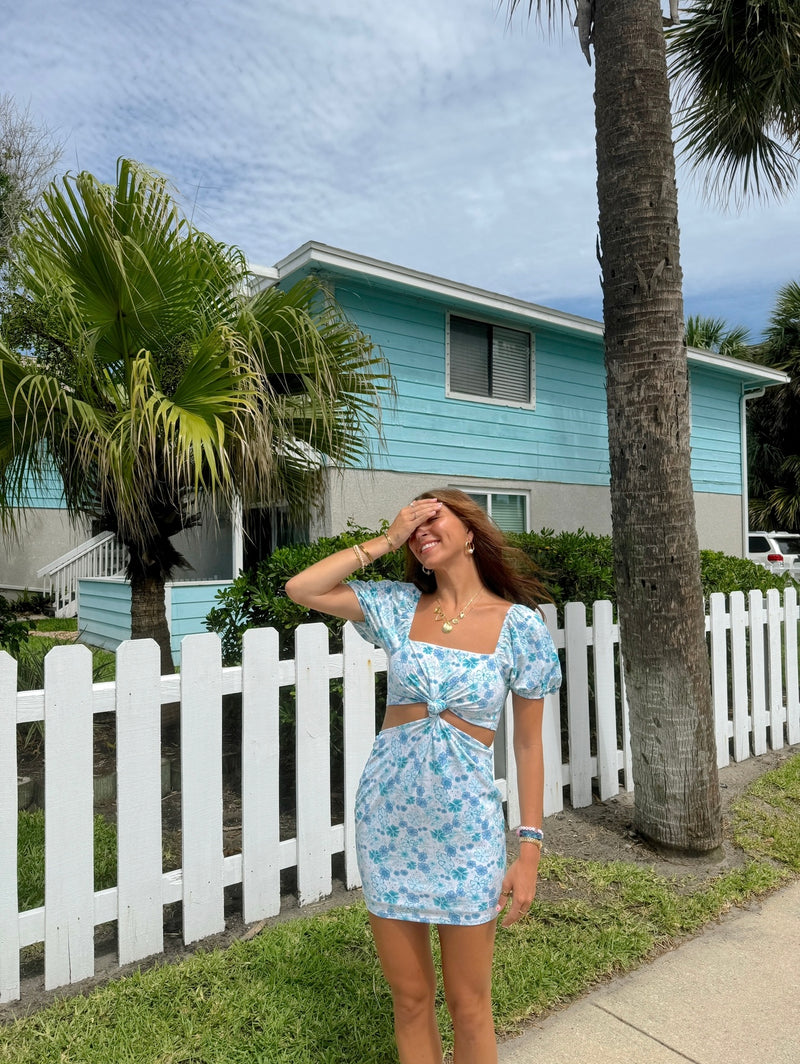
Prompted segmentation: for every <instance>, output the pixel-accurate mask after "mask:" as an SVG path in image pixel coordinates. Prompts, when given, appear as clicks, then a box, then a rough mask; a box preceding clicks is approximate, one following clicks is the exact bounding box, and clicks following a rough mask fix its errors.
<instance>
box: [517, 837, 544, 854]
mask: <svg viewBox="0 0 800 1064" xmlns="http://www.w3.org/2000/svg"><path fill="white" fill-rule="evenodd" d="M519 842H520V845H522V843H523V842H529V843H530V844H531V846H538V847H539V849H540V850H541V848H542V840H541V839H534V838H526V837H525V836H524V835H520V839H519Z"/></svg>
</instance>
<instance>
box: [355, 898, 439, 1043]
mask: <svg viewBox="0 0 800 1064" xmlns="http://www.w3.org/2000/svg"><path fill="white" fill-rule="evenodd" d="M369 922H370V924H371V925H372V933H373V935H374V936H375V945H376V946H377V949H378V957H379V958H380V962H381V968H382V969H383V974H384V975H385V976H386V981H387V982H388V984H389V987H390V988H391V991H392V1002H393V1004H394V1032H395V1039H396V1040H397V1051H398V1053H399V1054H400V1064H442V1039H441V1036H440V1034H439V1028H438V1025H437V1023H436V1012H435V1008H434V1003H435V999H436V971H435V969H434V967H433V956H432V954H431V939H430V925H429V924H417V923H412V922H411V921H408V920H386V919H383V917H380V916H373V915H372V914H371V913H370V917H369Z"/></svg>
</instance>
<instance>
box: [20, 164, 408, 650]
mask: <svg viewBox="0 0 800 1064" xmlns="http://www.w3.org/2000/svg"><path fill="white" fill-rule="evenodd" d="M15 269H16V275H15V279H16V281H17V283H18V285H19V286H20V289H19V294H18V295H17V297H16V301H15V304H14V305H15V311H14V313H13V314H11V315H10V317H9V319H8V320H7V321H6V322H5V323H4V325H5V328H6V334H7V336H13V338H14V340H15V341H16V344H15V346H16V347H17V350H16V351H15V350H13V349H12V345H11V344H10V343H9V342H8V341H6V342H2V340H0V512H1V513H2V515H3V516H4V519H5V523H6V525H7V526H8V525H9V524H11V523H13V521H14V518H15V515H16V512H17V510H18V508H19V507H21V506H22V505H23V504H24V501H25V495H26V492H27V491H28V489H29V487H30V485H31V483H35V482H36V481H37V480H41V479H42V478H44V477H46V476H47V475H48V473H49V472H50V471H51V470H52V469H53V467H55V469H56V470H57V472H58V474H59V475H60V477H61V480H62V482H63V485H64V498H65V502H66V506H67V508H68V510H69V512H70V513H71V514H73V515H75V516H77V515H88V516H90V517H92V518H94V519H95V520H96V521H97V522H98V525H99V528H100V529H101V530H102V529H110V530H112V531H114V532H115V533H116V534H117V535H118V536H119V538H120V539H121V540H122V541H123V542H124V543H125V544H126V545H127V547H128V551H129V557H130V561H129V563H128V572H127V575H128V578H129V580H130V583H131V630H132V636H133V637H134V638H137V637H145V636H152V637H154V638H156V639H157V640H158V642H159V644H160V646H161V653H162V667H163V668H164V669H169V671H171V670H172V659H171V656H170V654H169V637H168V630H167V623H166V617H165V612H164V583H165V581H166V580H167V579H168V578H169V576H170V575H171V573H172V572H173V570H174V569H175V568H176V567H178V566H181V565H183V564H185V563H184V560H183V559H182V558H181V557H180V555H179V554H178V553H177V551H176V550H175V548H174V546H173V544H172V542H171V540H172V537H173V536H174V535H175V534H176V533H177V532H179V531H181V530H183V529H186V528H189V527H191V526H192V525H193V524H195V523H196V522H197V521H198V520H199V514H200V511H201V508H202V506H203V505H204V504H208V507H210V508H211V509H212V510H214V511H219V510H220V509H223V508H225V507H230V506H232V505H235V504H236V503H237V502H238V501H241V503H242V504H243V505H244V506H245V507H247V506H253V505H259V506H269V505H272V504H275V503H276V502H281V503H286V504H288V506H289V507H290V509H291V511H292V513H293V515H302V516H306V515H307V513H308V510H309V508H310V507H311V506H312V505H313V503H314V501H315V500H316V499H317V497H318V494H319V491H320V489H321V483H322V481H321V471H322V467H323V463H324V462H327V461H329V462H331V463H334V464H336V465H347V464H352V463H354V462H356V461H358V460H359V459H360V458H361V457H362V456H363V455H364V453H365V451H366V450H367V449H368V444H367V442H366V441H367V439H368V437H369V433H370V432H372V431H374V430H379V404H378V399H379V395H380V393H381V392H382V391H384V390H385V389H386V388H387V387H390V379H389V378H388V376H387V373H386V367H385V364H384V361H383V359H382V357H381V356H380V355H379V354H378V353H377V352H376V351H375V349H374V348H373V345H372V343H371V341H370V340H369V339H368V338H367V337H366V336H365V335H364V334H363V333H361V332H360V331H359V330H358V328H357V327H356V326H355V325H353V324H352V323H351V322H349V321H347V320H346V319H345V318H344V317H343V315H342V314H341V313H340V312H339V311H338V310H337V309H336V307H335V306H333V305H332V303H331V301H330V300H329V299H328V298H327V297H326V295H325V293H324V291H323V289H322V288H321V287H320V286H319V284H317V283H316V282H315V281H313V280H307V281H305V282H302V283H300V284H299V285H297V286H296V287H294V288H292V289H291V290H290V291H287V292H284V291H281V290H278V289H276V288H268V289H266V290H264V291H261V292H258V293H257V294H255V295H251V294H249V293H248V288H247V281H248V275H247V271H246V267H245V264H244V261H243V258H242V256H241V254H240V253H239V252H238V251H237V250H235V249H233V248H230V247H227V246H225V245H223V244H219V243H217V242H216V241H214V240H212V239H211V237H209V236H208V235H207V234H205V233H202V232H200V231H198V230H196V229H195V228H193V227H192V226H191V225H190V224H189V223H188V222H187V220H186V219H185V218H184V217H183V216H182V215H181V213H180V211H179V209H178V207H177V205H176V202H175V199H174V198H173V195H172V193H171V190H170V188H169V186H168V183H167V182H166V180H165V179H164V178H163V177H161V176H159V175H157V174H154V173H152V172H150V171H148V170H146V169H144V168H142V167H141V166H138V165H137V164H135V163H133V162H131V161H129V160H120V162H119V164H118V169H117V179H116V183H115V185H113V186H107V185H103V184H101V183H100V182H98V181H97V180H96V179H95V178H94V177H93V176H92V175H91V174H88V173H81V174H78V175H77V176H71V175H67V176H66V177H65V178H64V179H63V182H61V183H58V184H57V183H54V184H53V185H52V186H51V187H50V188H49V190H48V191H47V192H46V194H45V196H44V204H43V206H42V207H41V209H39V210H37V211H36V212H35V213H34V214H33V216H32V218H31V219H30V221H29V223H28V224H27V225H26V227H25V229H24V231H23V233H22V234H21V237H20V239H19V242H18V245H17V248H16V267H15ZM20 352H22V353H20ZM31 352H34V357H31ZM37 353H38V357H36V354H37Z"/></svg>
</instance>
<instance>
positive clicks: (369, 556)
mask: <svg viewBox="0 0 800 1064" xmlns="http://www.w3.org/2000/svg"><path fill="white" fill-rule="evenodd" d="M358 549H359V550H360V551H361V552H362V553H363V554H366V556H367V557H368V558H369V564H370V565H372V563H373V562H374V561H375V559H374V558H373V557H372V555H371V554H370V552H369V551H368V550H367V548H366V547H365V546H364V544H363V543H359V545H358Z"/></svg>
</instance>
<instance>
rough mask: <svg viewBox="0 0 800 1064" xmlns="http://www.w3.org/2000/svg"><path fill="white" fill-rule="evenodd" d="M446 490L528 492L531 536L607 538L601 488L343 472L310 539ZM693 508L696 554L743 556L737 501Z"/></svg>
mask: <svg viewBox="0 0 800 1064" xmlns="http://www.w3.org/2000/svg"><path fill="white" fill-rule="evenodd" d="M445 485H448V486H450V487H462V488H472V489H477V490H486V491H498V492H517V491H522V492H525V491H528V492H530V527H531V528H532V529H533V530H535V531H538V530H539V529H541V528H552V529H554V530H555V531H556V532H567V531H572V532H574V531H576V530H577V529H579V528H585V529H586V530H587V532H593V533H595V534H597V535H609V534H610V533H611V502H610V498H609V490H608V488H606V487H598V486H593V485H585V484H552V483H536V484H531V483H530V481H521V480H516V481H514V480H497V481H492V482H489V481H485V480H484V481H476V480H474V479H473V480H467V479H466V478H463V477H462V478H460V477H442V476H438V475H437V476H435V475H427V476H426V475H424V474H418V473H413V474H408V473H390V472H374V471H363V470H347V471H345V472H343V473H337V474H332V475H331V477H330V480H329V483H328V500H327V501H328V506H327V512H321V513H319V514H318V515H317V518H316V520H315V521H314V522H313V524H312V529H311V534H312V537H316V536H321V535H333V534H335V533H336V532H340V531H342V529H344V528H345V527H346V525H347V521H348V519H351V520H353V521H356V522H357V523H358V524H361V525H364V526H366V527H367V528H376V527H377V526H378V525H379V524H380V523H381V521H382V520H383V519H384V518H386V520H388V521H391V520H392V518H393V517H394V515H395V514H396V513H397V511H398V510H399V509H400V507H402V506H404V505H405V504H406V503H407V502H409V500H411V499H412V498H413V497H414V496H415V495H417V494H418V493H419V492H421V491H429V490H430V489H432V488H436V487H442V486H445ZM695 508H696V512H697V532H698V537H699V540H700V547H701V549H704V550H721V551H724V552H725V553H726V554H734V555H740V554H742V553H743V551H742V499H741V496H739V495H721V494H709V493H705V492H695Z"/></svg>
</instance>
